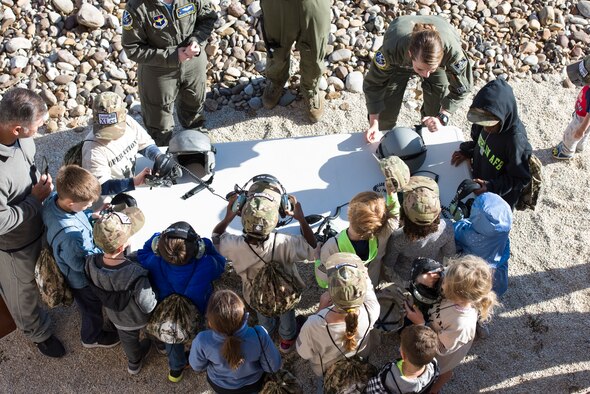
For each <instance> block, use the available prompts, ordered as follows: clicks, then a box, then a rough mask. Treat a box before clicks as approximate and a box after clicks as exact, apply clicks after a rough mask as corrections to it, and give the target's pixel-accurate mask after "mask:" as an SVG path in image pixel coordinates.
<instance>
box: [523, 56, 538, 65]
mask: <svg viewBox="0 0 590 394" xmlns="http://www.w3.org/2000/svg"><path fill="white" fill-rule="evenodd" d="M522 62H523V63H524V64H526V65H529V66H536V65H537V64H538V63H539V58H538V57H537V56H536V55H529V56H527V57H525V58H524V59H522Z"/></svg>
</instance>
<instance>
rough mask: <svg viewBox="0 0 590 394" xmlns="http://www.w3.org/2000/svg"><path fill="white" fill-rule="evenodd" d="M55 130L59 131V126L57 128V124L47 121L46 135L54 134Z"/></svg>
mask: <svg viewBox="0 0 590 394" xmlns="http://www.w3.org/2000/svg"><path fill="white" fill-rule="evenodd" d="M57 130H59V126H58V124H57V122H56V121H55V120H53V119H51V120H49V121H48V122H47V132H48V133H54V132H56V131H57Z"/></svg>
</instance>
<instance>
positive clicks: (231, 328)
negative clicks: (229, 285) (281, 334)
mask: <svg viewBox="0 0 590 394" xmlns="http://www.w3.org/2000/svg"><path fill="white" fill-rule="evenodd" d="M207 324H208V326H209V330H206V331H201V332H200V333H199V334H198V335H197V337H196V338H195V340H194V341H193V344H192V347H191V353H190V356H189V361H190V364H191V367H192V368H193V369H194V370H195V371H198V372H200V371H207V382H209V384H210V385H211V388H213V390H214V391H215V392H216V393H224V394H231V393H257V392H259V391H260V389H261V388H262V386H263V385H264V381H265V377H266V376H265V372H276V371H278V370H279V368H280V366H281V354H280V353H279V351H278V350H277V348H276V347H275V345H274V344H273V343H272V339H270V336H269V335H268V334H267V333H266V330H265V329H264V327H260V326H256V327H248V313H247V312H246V311H245V305H244V302H243V301H242V299H241V298H240V297H239V296H238V295H237V294H236V293H234V292H233V291H231V290H218V291H216V292H215V293H213V295H212V296H211V299H210V300H209V305H208V306H207Z"/></svg>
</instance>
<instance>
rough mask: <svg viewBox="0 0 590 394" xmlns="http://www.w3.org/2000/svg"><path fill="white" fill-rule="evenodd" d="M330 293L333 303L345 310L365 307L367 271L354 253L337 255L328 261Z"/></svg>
mask: <svg viewBox="0 0 590 394" xmlns="http://www.w3.org/2000/svg"><path fill="white" fill-rule="evenodd" d="M326 269H327V271H328V292H329V293H330V297H331V298H332V302H333V303H334V305H336V306H337V307H338V308H340V309H343V310H348V309H353V308H358V307H360V306H361V305H363V302H364V300H365V294H366V293H367V269H366V268H365V266H364V264H363V261H362V260H361V259H360V257H358V256H357V255H355V254H352V253H335V254H333V255H331V256H330V257H329V258H328V260H327V261H326Z"/></svg>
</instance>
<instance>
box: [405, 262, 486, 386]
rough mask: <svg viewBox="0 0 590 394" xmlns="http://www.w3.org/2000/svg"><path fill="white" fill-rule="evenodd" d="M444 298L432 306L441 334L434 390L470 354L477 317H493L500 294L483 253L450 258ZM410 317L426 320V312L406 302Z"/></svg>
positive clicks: (432, 316)
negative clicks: (493, 284)
mask: <svg viewBox="0 0 590 394" xmlns="http://www.w3.org/2000/svg"><path fill="white" fill-rule="evenodd" d="M441 288H442V294H443V298H442V300H441V301H440V302H439V303H436V304H434V305H433V306H432V307H431V308H430V310H429V313H428V314H429V323H428V325H429V326H430V327H431V328H432V329H433V330H434V331H435V332H436V333H437V336H438V355H437V357H436V359H437V360H438V363H439V366H440V373H441V375H440V378H439V380H438V381H437V382H436V383H435V385H434V386H433V387H432V389H431V390H430V391H431V392H434V393H437V392H439V391H440V390H441V388H442V387H443V386H444V384H445V383H446V382H448V381H449V379H451V377H452V376H453V369H454V368H455V367H456V366H457V365H459V363H460V362H461V360H462V359H463V357H465V355H466V354H467V352H468V351H469V349H470V348H471V344H472V343H473V339H474V337H475V330H476V325H477V321H478V320H480V321H482V322H483V321H487V320H489V319H490V317H491V315H492V312H493V309H494V306H496V305H497V301H496V294H495V293H494V292H493V291H492V271H491V269H490V267H489V266H488V265H487V263H486V262H485V261H484V260H482V259H481V258H479V257H476V256H472V255H467V256H463V257H460V258H457V259H453V260H451V261H449V263H448V267H447V269H446V271H445V275H444V276H443V279H442V286H441ZM406 313H407V317H408V319H409V320H410V321H411V322H412V323H414V324H424V322H425V320H424V316H423V315H422V313H421V312H420V311H419V310H417V309H415V308H413V307H412V306H410V305H407V304H406Z"/></svg>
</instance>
